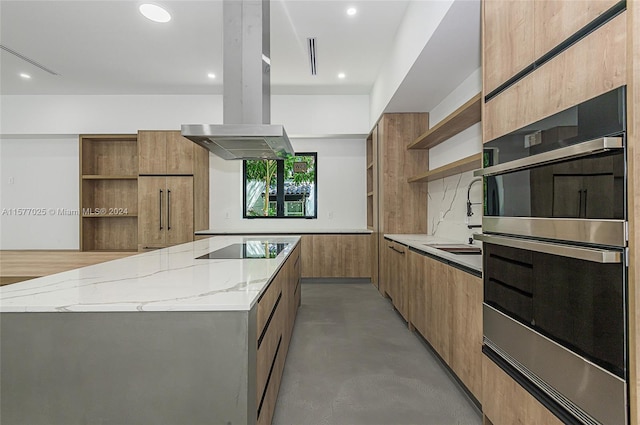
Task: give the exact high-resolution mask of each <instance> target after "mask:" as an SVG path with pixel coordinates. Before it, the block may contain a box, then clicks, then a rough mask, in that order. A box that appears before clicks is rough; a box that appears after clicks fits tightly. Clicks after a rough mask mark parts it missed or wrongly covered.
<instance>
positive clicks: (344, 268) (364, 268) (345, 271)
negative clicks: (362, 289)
mask: <svg viewBox="0 0 640 425" xmlns="http://www.w3.org/2000/svg"><path fill="white" fill-rule="evenodd" d="M302 247H303V249H302V273H303V274H302V276H303V277H320V278H328V277H347V278H350V277H357V278H368V277H371V263H370V258H371V254H370V249H371V235H370V234H366V233H363V234H316V235H303V236H302Z"/></svg>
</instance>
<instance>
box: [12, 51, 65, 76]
mask: <svg viewBox="0 0 640 425" xmlns="http://www.w3.org/2000/svg"><path fill="white" fill-rule="evenodd" d="M0 49H2V50H4V51H5V52H7V53H10V54H12V55H13V56H15V57H17V58H19V59H22V60H23V61H25V62H28V63H30V64H31V65H33V66H36V67H38V68H40V69H41V70H43V71H45V72H48V73H49V74H51V75H60V74H58V73H57V72H55V71H52V70H50V69H49V68H47V67H46V66H44V65H42V64H40V63H38V62H36V61H34V60H33V59H29V58H28V57H26V56H25V55H22V54H20V53H18V52H16V51H15V50H13V49H10V48H8V47H7V46H3V45H1V44H0Z"/></svg>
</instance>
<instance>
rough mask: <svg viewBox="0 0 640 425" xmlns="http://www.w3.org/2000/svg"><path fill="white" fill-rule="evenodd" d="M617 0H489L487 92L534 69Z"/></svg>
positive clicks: (485, 30)
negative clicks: (536, 63) (539, 62)
mask: <svg viewBox="0 0 640 425" xmlns="http://www.w3.org/2000/svg"><path fill="white" fill-rule="evenodd" d="M616 3H618V0H585V1H564V0H547V1H534V0H485V1H484V2H483V4H484V12H483V14H484V26H483V34H484V90H485V93H486V94H488V93H491V92H492V91H493V90H495V89H496V88H498V87H499V86H500V85H501V84H503V83H505V82H506V81H507V80H509V79H510V78H512V77H514V76H515V75H516V74H518V73H519V72H521V71H529V70H532V69H533V67H534V63H535V62H536V61H539V60H540V59H542V58H543V57H544V55H545V54H547V53H549V52H550V51H551V50H552V49H554V48H555V47H556V46H558V45H560V44H561V43H562V42H564V41H565V40H567V39H569V38H570V37H571V36H573V35H574V34H575V33H577V32H578V31H579V30H581V29H582V28H583V27H585V26H586V25H587V24H589V23H591V22H592V21H594V20H595V19H596V18H598V16H600V15H602V13H604V12H605V11H607V10H608V9H610V8H611V7H613V6H614V5H615V4H616ZM594 57H595V56H594Z"/></svg>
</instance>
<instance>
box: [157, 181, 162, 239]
mask: <svg viewBox="0 0 640 425" xmlns="http://www.w3.org/2000/svg"><path fill="white" fill-rule="evenodd" d="M158 211H160V230H162V189H160V208H159V209H158Z"/></svg>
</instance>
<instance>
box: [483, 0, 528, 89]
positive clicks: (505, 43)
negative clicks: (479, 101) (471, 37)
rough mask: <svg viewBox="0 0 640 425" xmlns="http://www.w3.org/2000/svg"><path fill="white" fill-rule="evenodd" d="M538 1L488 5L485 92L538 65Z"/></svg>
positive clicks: (494, 1) (500, 0)
mask: <svg viewBox="0 0 640 425" xmlns="http://www.w3.org/2000/svg"><path fill="white" fill-rule="evenodd" d="M534 3H535V2H534V1H533V0H521V1H516V0H487V1H485V2H484V26H483V32H484V65H483V68H484V92H485V94H487V93H490V92H491V91H493V90H494V89H496V88H497V87H498V86H499V85H500V84H502V83H504V82H505V81H507V80H508V79H509V78H511V77H513V76H514V75H515V74H517V73H518V72H520V71H522V70H523V69H524V68H525V67H526V66H528V65H530V64H532V63H533V62H534V60H535V59H534V41H533V37H534Z"/></svg>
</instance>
